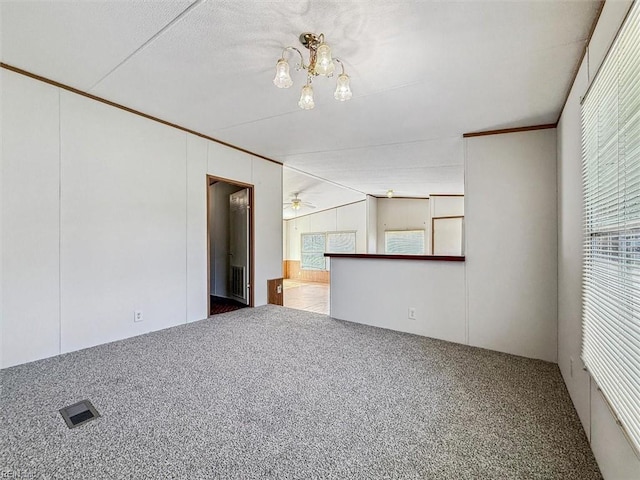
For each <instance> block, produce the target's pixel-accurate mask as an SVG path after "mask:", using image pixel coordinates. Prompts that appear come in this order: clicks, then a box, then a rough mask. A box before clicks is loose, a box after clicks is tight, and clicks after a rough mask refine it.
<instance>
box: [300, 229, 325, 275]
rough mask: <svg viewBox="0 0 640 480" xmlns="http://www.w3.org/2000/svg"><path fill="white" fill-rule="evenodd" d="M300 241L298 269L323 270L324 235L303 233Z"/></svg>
mask: <svg viewBox="0 0 640 480" xmlns="http://www.w3.org/2000/svg"><path fill="white" fill-rule="evenodd" d="M301 240H302V249H301V250H300V256H301V259H300V260H301V261H300V268H301V269H302V270H325V261H324V249H325V244H326V235H325V234H324V233H303V234H302V235H301Z"/></svg>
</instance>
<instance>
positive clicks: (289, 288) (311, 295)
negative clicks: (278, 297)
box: [283, 278, 329, 315]
mask: <svg viewBox="0 0 640 480" xmlns="http://www.w3.org/2000/svg"><path fill="white" fill-rule="evenodd" d="M283 285H284V306H285V307H289V308H296V309H298V310H306V311H307V312H316V313H323V314H325V315H329V284H328V283H314V282H302V281H300V280H291V279H287V278H285V279H284V284H283Z"/></svg>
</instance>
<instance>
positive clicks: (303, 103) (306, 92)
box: [273, 33, 352, 110]
mask: <svg viewBox="0 0 640 480" xmlns="http://www.w3.org/2000/svg"><path fill="white" fill-rule="evenodd" d="M300 43H302V45H303V46H304V47H305V48H307V49H309V63H307V64H305V63H304V57H303V56H302V53H301V52H300V50H298V49H297V48H296V47H285V48H284V50H282V57H281V58H280V60H278V63H277V64H276V76H275V78H274V79H273V83H274V85H275V86H276V87H278V88H289V87H290V86H291V85H293V80H291V75H290V74H289V62H288V61H287V59H286V58H285V57H286V55H287V54H288V52H291V51H296V52H298V55H300V64H299V65H296V70H306V71H307V83H306V84H305V85H304V87H302V92H301V94H300V101H299V102H298V106H299V107H300V108H302V109H304V110H310V109H312V108H313V107H314V106H315V103H314V101H313V87H312V86H311V82H312V79H313V77H317V76H318V75H323V76H325V77H332V76H333V72H334V71H335V65H334V62H337V63H338V64H340V67H341V68H342V73H341V74H340V75H338V79H337V82H336V91H335V92H334V94H333V97H334V98H335V99H336V100H339V101H341V102H345V101H347V100H349V99H350V98H351V96H352V93H351V87H350V86H349V75H347V74H346V73H344V64H343V63H342V61H340V59H338V58H331V48H329V45H327V44H326V43H324V34H323V33H321V34H320V35H316V34H314V33H303V34H301V35H300Z"/></svg>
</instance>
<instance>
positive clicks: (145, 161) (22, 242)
mask: <svg viewBox="0 0 640 480" xmlns="http://www.w3.org/2000/svg"><path fill="white" fill-rule="evenodd" d="M2 94H3V104H2V117H3V118H2V121H3V125H4V126H5V130H4V131H3V140H4V142H3V145H2V227H3V228H2V247H3V249H2V291H3V302H2V328H3V336H2V343H3V345H2V367H8V366H11V365H16V364H20V363H24V362H28V361H31V360H36V359H39V358H44V357H48V356H51V355H55V354H58V353H64V352H68V351H71V350H76V349H80V348H85V347H90V346H92V345H96V344H99V343H105V342H109V341H112V340H117V339H121V338H126V337H130V336H133V335H137V334H140V333H144V332H148V331H152V330H158V329H161V328H166V327H169V326H173V325H177V324H180V323H184V322H187V321H193V320H198V319H202V318H206V316H207V311H206V309H207V291H206V282H207V278H206V272H207V265H206V262H207V260H206V259H207V250H206V249H207V241H206V224H207V219H206V174H207V173H209V174H212V175H216V176H220V177H225V178H228V179H231V180H236V181H241V182H245V183H250V184H254V185H255V204H256V208H255V242H256V244H255V261H256V275H255V278H256V285H255V292H254V295H255V303H256V305H261V304H265V303H266V301H267V285H266V283H267V279H268V278H278V277H281V276H282V257H281V252H282V230H281V201H282V167H281V166H280V165H277V164H274V163H272V162H267V161H265V160H262V159H258V158H255V157H252V156H250V155H248V154H245V153H242V152H239V151H237V150H233V149H230V148H227V147H224V146H222V145H220V144H217V143H214V142H210V141H207V140H205V139H202V138H199V137H195V136H193V135H191V134H187V133H185V132H182V131H180V130H177V129H173V128H170V127H168V126H166V125H162V124H159V123H156V122H153V121H150V120H147V119H144V118H142V117H139V116H136V115H133V114H130V113H127V112H124V111H122V110H119V109H115V108H112V107H109V106H106V105H104V104H101V103H99V102H95V101H93V100H90V99H87V98H85V97H81V96H77V95H75V94H72V93H69V92H67V91H64V90H59V89H57V88H55V87H52V86H49V85H46V84H43V83H40V82H37V81H35V80H32V79H30V78H27V77H23V76H20V75H18V74H15V73H12V72H8V71H6V70H3V71H2ZM134 310H143V312H144V321H143V322H141V323H134V322H133V312H134Z"/></svg>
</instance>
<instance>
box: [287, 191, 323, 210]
mask: <svg viewBox="0 0 640 480" xmlns="http://www.w3.org/2000/svg"><path fill="white" fill-rule="evenodd" d="M298 195H299V193H294V194H293V198H292V199H291V202H287V203H283V204H282V206H283V207H284V208H283V209H284V210H286V209H287V208H290V209H291V210H294V211H298V210H300V209H301V208H302V207H306V208H316V206H315V205H314V204H313V203H309V202H305V201H303V200H302V199H301V198H300V197H298Z"/></svg>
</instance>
